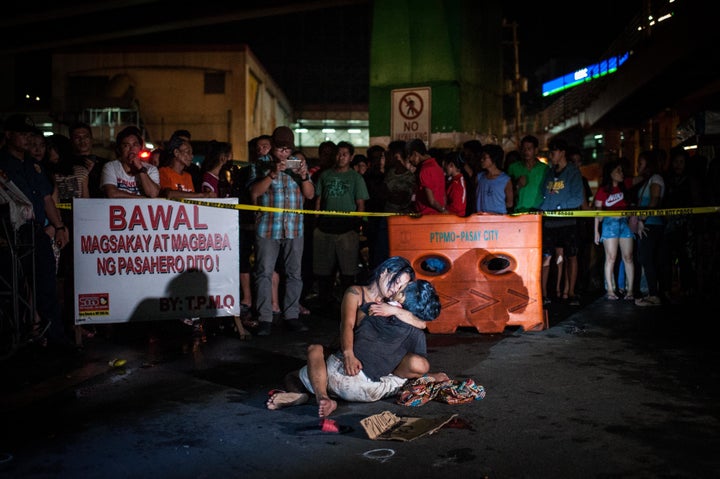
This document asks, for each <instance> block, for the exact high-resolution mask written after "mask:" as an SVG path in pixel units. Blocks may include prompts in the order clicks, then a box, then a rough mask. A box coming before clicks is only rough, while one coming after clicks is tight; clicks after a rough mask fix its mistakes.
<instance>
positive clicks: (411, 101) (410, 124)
mask: <svg viewBox="0 0 720 479" xmlns="http://www.w3.org/2000/svg"><path fill="white" fill-rule="evenodd" d="M430 93H431V92H430V87H415V88H401V89H397V90H392V91H391V93H390V95H391V97H390V102H391V104H392V120H391V137H392V139H393V140H403V141H410V140H414V139H415V138H420V139H421V140H422V141H424V142H425V143H429V141H430V118H431V117H430V99H431V97H430Z"/></svg>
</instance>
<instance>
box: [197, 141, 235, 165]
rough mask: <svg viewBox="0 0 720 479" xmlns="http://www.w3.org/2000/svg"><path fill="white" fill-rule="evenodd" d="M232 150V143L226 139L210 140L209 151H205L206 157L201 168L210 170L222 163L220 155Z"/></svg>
mask: <svg viewBox="0 0 720 479" xmlns="http://www.w3.org/2000/svg"><path fill="white" fill-rule="evenodd" d="M231 151H232V146H231V145H230V143H227V142H225V141H216V140H210V141H209V142H208V144H207V151H206V152H205V158H203V161H202V164H201V165H200V169H201V170H202V171H203V172H205V171H210V170H212V169H213V168H215V167H216V166H217V165H218V164H220V157H221V156H222V155H227V154H229V153H230V152H231Z"/></svg>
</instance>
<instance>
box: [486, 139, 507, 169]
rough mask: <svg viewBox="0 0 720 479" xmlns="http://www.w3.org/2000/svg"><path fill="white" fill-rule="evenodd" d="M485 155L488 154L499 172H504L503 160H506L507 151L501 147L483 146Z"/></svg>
mask: <svg viewBox="0 0 720 479" xmlns="http://www.w3.org/2000/svg"><path fill="white" fill-rule="evenodd" d="M483 153H487V155H488V156H489V157H490V159H491V160H492V162H493V163H494V164H495V166H496V167H497V169H498V170H502V167H503V160H504V159H505V150H503V149H502V146H500V145H494V144H492V143H488V144H487V145H484V146H483Z"/></svg>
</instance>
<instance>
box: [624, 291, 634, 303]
mask: <svg viewBox="0 0 720 479" xmlns="http://www.w3.org/2000/svg"><path fill="white" fill-rule="evenodd" d="M623 299H626V300H628V301H635V296H633V295H632V293H630V294H626V295H625V297H624V298H623Z"/></svg>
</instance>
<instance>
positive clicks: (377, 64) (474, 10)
mask: <svg viewBox="0 0 720 479" xmlns="http://www.w3.org/2000/svg"><path fill="white" fill-rule="evenodd" d="M502 28H503V27H502V15H501V12H500V7H499V5H497V2H492V1H487V0H480V1H470V0H448V1H439V0H419V1H409V0H376V1H375V2H374V7H373V26H372V36H371V38H372V39H371V45H370V98H369V113H370V117H369V118H370V126H369V128H370V138H371V141H370V143H371V144H372V143H373V139H375V140H376V141H375V143H387V141H389V140H392V139H394V138H390V136H391V118H392V109H393V108H394V105H392V102H391V92H392V91H393V90H396V89H402V88H415V87H418V88H421V87H429V88H430V89H431V110H430V111H431V118H430V123H431V126H430V130H431V137H430V146H441V147H449V146H451V145H450V144H449V143H454V145H452V146H459V144H460V143H462V141H465V140H466V139H470V138H481V139H485V141H487V138H489V137H493V136H494V137H496V138H499V137H500V136H501V135H502V125H503V122H502V118H503V112H502V103H503V101H502V100H503V97H502V95H503V75H502V65H503V60H502V59H503V48H504V47H503V45H502ZM383 140H385V141H383ZM438 142H439V143H438Z"/></svg>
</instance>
